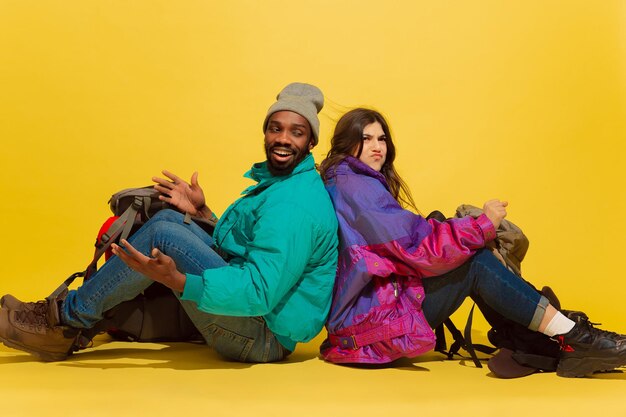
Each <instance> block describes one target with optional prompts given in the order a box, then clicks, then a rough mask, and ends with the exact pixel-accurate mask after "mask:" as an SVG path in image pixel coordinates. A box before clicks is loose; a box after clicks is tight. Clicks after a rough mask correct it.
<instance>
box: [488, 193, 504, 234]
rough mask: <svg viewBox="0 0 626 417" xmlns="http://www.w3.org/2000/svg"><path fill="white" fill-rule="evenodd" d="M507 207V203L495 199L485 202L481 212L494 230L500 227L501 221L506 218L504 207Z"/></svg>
mask: <svg viewBox="0 0 626 417" xmlns="http://www.w3.org/2000/svg"><path fill="white" fill-rule="evenodd" d="M508 205H509V203H508V202H506V201H500V200H498V199H495V200H489V201H487V202H486V203H485V205H484V206H483V212H484V213H485V215H486V216H487V217H488V218H489V220H491V223H493V227H495V228H496V229H497V228H498V226H500V223H501V222H502V219H504V218H505V217H506V206H508Z"/></svg>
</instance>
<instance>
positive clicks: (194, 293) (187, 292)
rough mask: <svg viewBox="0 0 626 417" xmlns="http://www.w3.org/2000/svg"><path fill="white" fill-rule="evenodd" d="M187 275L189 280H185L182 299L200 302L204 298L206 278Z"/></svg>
mask: <svg viewBox="0 0 626 417" xmlns="http://www.w3.org/2000/svg"><path fill="white" fill-rule="evenodd" d="M186 276H187V281H186V282H185V288H184V289H183V295H182V296H181V297H180V298H181V299H182V300H189V301H193V302H195V303H196V304H198V303H199V302H200V299H201V298H202V292H203V289H204V280H203V279H202V277H201V276H199V275H193V274H186Z"/></svg>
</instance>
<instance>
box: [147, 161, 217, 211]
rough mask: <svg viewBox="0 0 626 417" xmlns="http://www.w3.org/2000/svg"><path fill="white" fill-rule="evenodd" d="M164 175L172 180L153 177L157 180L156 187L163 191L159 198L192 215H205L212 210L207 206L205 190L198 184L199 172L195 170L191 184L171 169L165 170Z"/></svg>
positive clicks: (153, 179)
mask: <svg viewBox="0 0 626 417" xmlns="http://www.w3.org/2000/svg"><path fill="white" fill-rule="evenodd" d="M163 175H165V176H166V177H167V178H169V180H170V181H168V180H166V179H164V178H159V177H152V181H154V182H156V185H155V186H154V188H155V189H156V190H157V191H159V192H160V193H161V195H160V196H159V199H160V200H162V201H165V202H166V203H169V204H171V205H173V206H174V207H176V208H177V209H179V210H180V211H182V212H184V213H189V214H191V215H192V216H199V217H203V216H204V214H205V212H206V211H208V212H209V213H210V210H209V209H208V207H207V206H206V200H205V198H204V192H203V191H202V188H201V187H200V184H198V173H197V172H194V173H193V175H192V176H191V184H189V183H187V182H186V181H185V180H183V179H181V178H179V177H178V176H176V175H174V174H172V173H171V172H169V171H163Z"/></svg>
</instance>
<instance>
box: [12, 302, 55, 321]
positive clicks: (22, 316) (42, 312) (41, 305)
mask: <svg viewBox="0 0 626 417" xmlns="http://www.w3.org/2000/svg"><path fill="white" fill-rule="evenodd" d="M47 313H48V303H47V302H46V301H38V302H36V303H27V305H26V308H25V309H24V310H15V320H16V321H18V322H20V323H24V324H28V325H31V326H37V327H39V326H43V327H48V320H47Z"/></svg>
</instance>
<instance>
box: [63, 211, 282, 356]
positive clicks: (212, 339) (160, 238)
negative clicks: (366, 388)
mask: <svg viewBox="0 0 626 417" xmlns="http://www.w3.org/2000/svg"><path fill="white" fill-rule="evenodd" d="M183 218H184V216H183V215H182V214H180V213H178V212H175V211H173V210H162V211H160V212H158V213H157V214H156V215H155V216H154V217H152V219H150V220H149V221H148V222H146V224H145V225H143V227H141V228H140V229H139V230H138V231H137V232H136V233H135V234H134V235H133V236H131V238H130V239H129V242H130V243H131V244H132V245H133V247H135V248H136V249H137V250H138V251H140V252H141V253H143V254H149V253H150V251H151V250H152V248H155V247H156V248H158V249H159V250H160V251H161V252H163V253H164V254H166V255H168V256H170V257H172V259H173V260H174V262H175V263H176V266H177V268H178V270H179V271H181V272H183V273H191V274H195V275H202V272H203V271H204V270H206V269H211V268H219V267H221V266H224V265H227V264H226V261H224V259H222V258H221V257H220V256H219V255H218V254H217V253H216V252H215V251H214V250H213V249H212V247H213V245H214V243H215V242H214V241H213V238H212V237H211V236H209V235H208V234H207V233H206V232H205V231H204V230H202V229H201V228H200V227H199V226H198V225H196V224H195V223H193V222H192V224H185V223H184V222H183ZM153 282H154V281H152V280H151V279H149V278H146V277H145V276H143V275H141V274H139V273H138V272H135V271H134V270H132V269H130V268H129V267H128V266H126V264H125V263H124V262H122V261H121V260H120V259H119V258H118V257H116V256H114V257H112V258H111V259H109V260H108V261H107V262H106V263H105V264H104V265H103V266H102V268H100V270H99V271H98V272H96V273H95V274H94V275H93V276H92V277H91V278H90V279H88V280H87V281H86V282H84V283H83V285H82V286H81V287H79V288H78V289H77V290H75V291H70V292H69V294H68V295H67V298H66V299H65V301H64V302H63V305H62V308H61V321H62V322H63V323H64V324H66V325H68V326H71V327H75V328H91V327H93V326H94V325H95V324H96V323H97V322H98V321H100V320H101V319H102V317H103V313H104V312H106V311H107V310H109V309H111V308H113V307H115V306H116V305H118V304H119V303H121V302H123V301H126V300H130V299H132V298H134V297H135V296H137V295H138V294H140V293H141V292H142V291H143V290H145V289H146V288H147V287H148V286H149V285H150V284H152V283H153ZM175 294H176V296H177V297H179V298H180V294H178V293H176V292H175ZM181 303H182V305H183V307H184V309H185V311H186V312H187V314H188V315H189V318H190V319H191V321H192V322H193V323H194V325H195V326H196V327H197V328H198V330H199V331H200V333H201V334H202V336H203V337H204V339H205V340H206V342H207V344H208V345H209V346H211V347H212V348H213V349H215V350H216V351H217V352H218V353H220V354H221V355H223V356H225V357H227V358H229V359H233V360H237V361H241V362H273V361H278V360H282V359H284V358H285V357H286V356H287V355H288V354H289V353H290V352H289V351H288V350H287V349H285V348H284V347H283V346H282V345H281V344H280V343H279V342H278V340H276V338H275V336H274V334H273V333H272V331H271V330H270V329H268V327H267V324H266V323H265V320H264V319H263V318H262V317H231V316H218V315H214V314H208V313H205V312H202V311H200V310H198V308H197V305H196V303H194V302H191V301H181Z"/></svg>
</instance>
